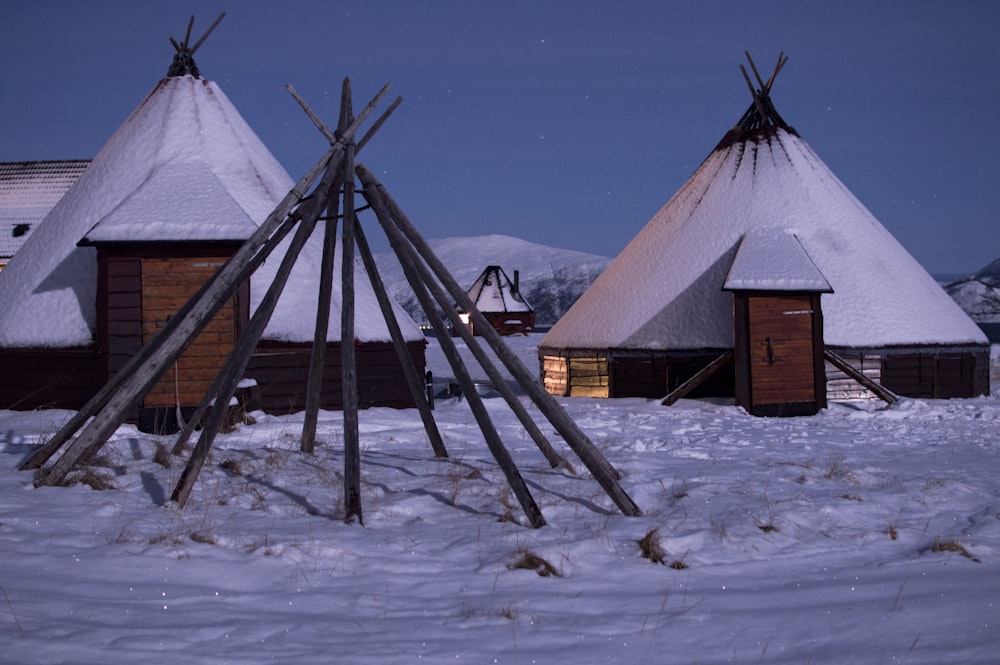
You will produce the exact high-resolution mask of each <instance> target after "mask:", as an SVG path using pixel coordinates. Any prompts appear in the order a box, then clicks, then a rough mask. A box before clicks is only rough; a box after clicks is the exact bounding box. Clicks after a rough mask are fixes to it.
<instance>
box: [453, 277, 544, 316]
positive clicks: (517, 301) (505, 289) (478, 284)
mask: <svg viewBox="0 0 1000 665" xmlns="http://www.w3.org/2000/svg"><path fill="white" fill-rule="evenodd" d="M468 294H469V298H470V299H471V300H472V302H473V303H474V304H475V305H476V308H477V309H478V310H479V311H480V312H486V313H490V314H492V313H498V312H530V311H531V306H530V305H529V304H528V303H527V302H526V301H525V299H524V297H523V296H521V294H520V292H519V290H518V289H515V288H514V284H513V282H511V281H510V278H509V277H507V273H505V272H504V271H503V268H501V267H500V266H488V267H487V268H486V270H484V271H483V272H482V274H481V275H479V277H478V278H477V279H476V281H475V283H473V285H472V287H471V288H469V291H468Z"/></svg>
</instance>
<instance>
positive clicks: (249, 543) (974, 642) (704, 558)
mask: <svg viewBox="0 0 1000 665" xmlns="http://www.w3.org/2000/svg"><path fill="white" fill-rule="evenodd" d="M539 338H540V336H537V335H533V336H529V337H519V338H512V339H511V345H512V346H514V347H515V348H517V349H518V350H519V352H520V353H521V354H522V356H523V357H524V358H526V359H527V360H528V361H529V362H530V364H529V367H532V368H534V367H537V363H536V362H535V360H534V346H535V345H536V344H537V342H538V339H539ZM431 344H432V346H431V348H430V349H429V361H430V363H431V369H433V370H434V373H435V375H436V376H440V377H445V376H448V375H449V374H450V372H449V370H448V369H447V368H446V367H445V366H444V365H443V361H442V360H441V355H440V353H439V349H438V348H437V344H436V342H435V341H434V340H432V341H431ZM487 403H488V405H489V408H490V411H491V413H492V414H494V416H495V419H496V423H497V426H498V429H499V431H500V433H501V436H502V437H503V439H504V441H505V442H506V443H507V445H508V447H509V448H510V449H511V452H512V455H513V457H514V458H515V460H516V461H517V463H518V465H519V468H520V469H521V471H522V473H523V475H524V476H525V478H526V480H527V482H528V485H529V487H530V489H531V491H532V493H533V495H534V497H535V499H536V501H537V502H538V504H539V505H540V507H541V509H542V511H543V513H544V515H545V518H546V520H547V521H548V526H546V527H544V528H541V529H534V530H533V529H529V528H526V527H524V526H521V525H519V524H518V523H517V522H516V521H511V519H510V518H511V517H513V518H514V519H515V520H523V516H522V515H521V513H520V509H519V508H518V506H517V503H516V502H515V501H514V500H513V499H512V497H511V495H510V493H509V491H508V490H507V489H506V485H505V482H504V479H503V476H502V474H501V473H500V472H499V471H498V469H497V467H496V465H495V463H494V461H493V460H492V458H491V457H490V455H489V452H488V450H487V448H486V446H485V443H484V441H483V438H482V436H481V434H480V433H479V430H478V428H477V427H476V425H475V422H474V420H473V418H472V416H471V414H470V412H469V410H468V408H467V405H466V403H465V402H464V401H459V400H457V399H451V400H447V401H443V400H440V401H438V402H437V405H436V407H437V408H436V411H435V414H436V416H437V419H438V422H439V425H440V428H441V430H442V433H443V436H444V439H445V444H446V446H447V447H448V450H449V452H450V454H451V459H449V460H440V459H434V458H433V457H432V454H431V451H430V448H429V445H428V444H427V442H426V439H425V437H424V434H423V429H422V427H421V424H420V420H419V418H418V416H417V414H416V412H415V411H412V410H411V411H394V410H389V409H371V410H368V411H363V412H362V413H361V416H360V421H361V443H362V447H363V455H362V474H363V482H364V494H363V508H364V517H365V519H364V526H359V525H347V524H344V523H343V521H342V505H343V502H342V499H341V495H342V486H341V478H342V471H343V456H342V454H341V449H340V445H339V443H340V440H341V434H340V422H341V416H340V414H339V413H337V412H324V413H322V414H321V421H320V439H321V440H322V441H323V442H324V445H322V446H321V447H320V448H318V449H317V453H316V454H315V455H314V456H309V455H305V454H302V453H299V452H298V439H299V434H300V431H301V418H300V417H297V416H290V417H280V418H279V417H271V416H267V415H265V414H262V413H256V414H254V417H255V418H256V421H257V422H256V424H253V425H244V426H240V427H239V428H238V429H236V430H235V431H233V432H231V433H228V434H224V435H221V436H220V438H219V439H218V441H217V443H216V447H215V449H214V452H213V457H212V461H211V463H210V464H207V465H206V466H205V468H204V470H203V471H202V473H201V475H200V476H199V479H198V482H197V483H196V486H195V490H194V493H193V494H192V498H191V501H190V502H189V503H188V504H187V506H186V507H185V509H184V510H178V509H177V508H176V507H175V506H174V505H173V504H170V503H169V502H167V501H166V498H167V497H169V495H170V493H171V491H172V489H173V487H174V484H175V483H176V481H177V478H178V476H179V474H180V472H181V469H182V468H183V463H182V461H181V460H177V459H174V460H173V463H172V464H170V466H169V468H168V467H166V466H164V465H162V464H160V463H157V462H156V461H154V454H155V450H156V447H157V444H163V445H166V446H168V447H169V446H170V445H172V443H173V440H172V439H171V438H163V439H157V438H156V437H152V436H149V435H145V434H141V433H139V432H138V431H137V430H136V429H135V428H134V427H131V426H124V427H122V428H121V429H120V430H119V431H118V432H117V434H116V435H115V436H114V438H113V439H112V441H111V442H110V443H109V444H108V445H107V446H105V448H104V449H103V450H102V452H101V459H99V460H95V463H97V464H98V466H95V468H94V469H93V473H92V474H91V477H92V478H93V477H97V478H99V479H103V480H104V481H107V482H108V483H110V484H113V485H114V488H113V489H105V490H103V491H98V490H95V489H92V488H91V487H89V486H87V485H85V484H76V485H72V486H70V487H59V488H48V487H46V488H38V489H36V488H34V487H33V484H32V480H33V476H32V474H31V473H25V472H17V471H14V469H15V468H16V466H17V465H18V463H19V462H20V460H22V459H23V458H24V457H25V456H26V455H28V454H29V453H30V452H31V450H32V449H33V447H34V446H35V445H36V443H37V442H38V441H39V440H40V439H43V438H45V437H46V436H48V435H51V434H52V433H53V432H54V431H55V430H56V429H57V427H58V426H59V424H60V422H62V421H63V420H64V419H65V418H66V417H67V415H68V414H67V412H29V413H19V412H11V411H0V453H2V454H0V556H2V559H0V560H2V567H0V592H2V593H0V596H2V597H0V647H2V650H0V662H3V663H18V664H20V663H25V664H27V663H34V664H40V665H42V664H52V663H143V664H144V665H154V664H158V663H170V664H171V665H174V664H176V663H241V664H244V663H246V664H249V663H359V662H365V663H379V664H389V663H392V664H395V663H400V664H402V663H407V664H409V663H418V662H426V663H574V664H585V663H691V664H696V663H788V664H802V663H836V664H838V665H843V664H845V663H907V664H910V665H913V664H917V663H927V664H941V663H963V664H964V663H998V662H1000V475H998V472H1000V400H998V399H997V398H996V397H990V398H978V399H970V400H953V401H924V400H903V401H901V402H900V403H898V404H897V405H896V406H894V407H893V408H882V407H881V406H880V405H878V404H873V405H869V406H866V407H863V408H859V407H858V406H851V405H843V404H835V405H831V407H830V408H829V409H827V410H826V411H824V412H823V413H821V414H820V415H818V416H815V417H811V418H793V419H760V418H753V417H750V416H747V415H745V414H744V413H743V412H742V411H740V410H739V409H737V408H735V407H733V406H730V405H726V404H719V403H711V402H706V401H693V400H686V401H682V402H680V403H679V404H678V405H676V406H674V407H671V408H665V407H661V406H659V405H658V403H656V402H649V401H645V400H638V399H632V400H617V401H597V400H590V399H566V400H562V403H563V404H564V405H565V406H566V408H567V410H568V411H569V413H570V414H571V415H572V416H573V417H574V419H575V420H576V421H577V422H578V424H579V425H580V426H581V428H582V429H583V430H584V431H585V432H586V433H587V434H588V435H589V436H590V437H591V439H592V440H593V441H594V442H595V444H597V445H598V446H599V447H600V448H601V449H602V450H603V451H604V453H605V454H606V455H607V457H608V458H609V460H610V461H611V462H612V463H613V464H614V465H615V466H616V467H617V468H618V469H619V470H620V471H621V473H622V476H623V479H622V484H623V487H624V488H625V490H626V491H627V492H628V493H629V495H630V496H631V497H632V498H633V499H634V500H635V501H636V503H638V504H639V506H640V507H641V508H642V509H643V511H644V512H645V515H644V516H643V517H640V518H634V517H633V518H628V517H623V516H622V515H621V514H620V513H619V512H618V511H617V510H616V509H615V508H614V505H613V504H612V502H611V501H610V499H609V498H608V497H607V496H606V495H605V494H604V493H603V492H602V490H601V489H600V487H599V485H598V484H597V483H596V482H595V481H594V480H593V479H592V478H591V477H590V476H589V475H588V474H587V473H586V469H585V468H584V467H583V465H582V463H579V462H578V460H576V459H575V458H572V457H570V459H571V460H572V461H573V463H574V467H575V470H576V473H575V474H574V473H571V472H570V471H569V470H566V469H551V468H549V467H548V466H547V465H546V464H545V461H544V458H543V457H542V455H541V454H540V453H539V452H538V450H537V449H536V448H535V447H534V444H533V443H532V441H531V439H530V438H529V437H527V436H526V435H525V434H524V431H523V429H522V427H521V426H520V425H519V424H518V423H517V421H516V419H515V418H514V417H513V416H512V415H511V414H510V412H509V410H508V409H507V407H506V405H505V404H504V403H503V401H502V400H501V399H499V398H493V399H488V400H487ZM542 429H543V431H545V432H546V433H547V434H551V433H552V428H551V427H550V426H549V425H548V423H547V422H543V427H542ZM551 440H552V442H553V443H554V444H555V445H556V446H557V447H558V448H559V450H560V452H563V453H564V454H566V455H567V456H570V455H571V453H570V452H569V451H568V450H567V449H566V447H565V445H564V444H563V443H562V441H561V439H559V438H558V437H556V436H555V435H554V434H552V436H551ZM94 484H98V483H96V482H95V483H94ZM644 539H645V541H646V545H647V546H646V547H645V552H646V555H647V556H649V557H652V558H647V556H644V555H643V549H644V548H642V547H640V541H643V540H644ZM519 564H522V565H527V566H528V567H527V568H521V567H518V565H519ZM541 573H547V574H546V575H542V574H541Z"/></svg>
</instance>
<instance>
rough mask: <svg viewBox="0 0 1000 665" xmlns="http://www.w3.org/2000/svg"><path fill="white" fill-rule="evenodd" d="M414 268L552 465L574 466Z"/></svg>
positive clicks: (377, 203)
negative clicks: (543, 432)
mask: <svg viewBox="0 0 1000 665" xmlns="http://www.w3.org/2000/svg"><path fill="white" fill-rule="evenodd" d="M365 194H366V198H367V196H368V194H369V189H368V187H366V188H365ZM371 195H372V196H373V197H375V201H374V202H372V200H371V199H369V204H370V205H371V206H372V208H374V209H376V210H378V209H379V208H381V209H382V210H383V213H382V214H383V215H385V216H387V217H389V215H388V213H387V212H386V211H385V210H386V209H385V204H384V202H382V201H381V199H380V198H379V197H378V195H377V192H376V191H373V192H372V193H371ZM377 214H378V213H377V212H376V215H377ZM414 269H415V270H416V271H417V273H418V275H419V278H420V280H421V281H422V282H423V283H424V284H425V286H426V287H427V288H428V290H429V291H430V293H431V295H432V296H433V297H434V300H435V301H437V304H438V307H439V308H440V309H441V311H443V312H445V313H446V314H447V316H448V318H449V319H450V320H451V324H452V327H453V329H455V330H457V331H458V332H459V334H460V335H461V336H462V341H464V342H465V344H466V346H467V347H468V348H469V350H470V351H471V352H472V355H473V356H474V357H475V358H476V362H478V363H479V365H480V366H481V367H482V368H483V370H484V371H485V372H486V375H487V377H489V379H490V382H491V383H492V384H493V386H494V388H496V390H497V392H498V393H500V396H501V397H503V398H504V400H505V401H506V402H507V404H508V406H510V409H511V411H513V412H514V415H516V416H517V419H518V420H519V421H520V422H521V424H522V425H523V426H524V429H525V431H526V432H527V433H528V435H529V436H531V438H532V440H533V441H534V442H535V445H536V446H538V449H539V450H540V451H541V452H542V454H543V455H544V456H545V459H546V460H547V461H548V463H549V465H550V466H552V467H553V468H555V467H557V466H563V467H564V468H567V469H569V470H571V471H572V466H571V465H570V464H569V462H568V461H566V460H565V459H563V457H562V456H560V455H559V453H558V452H556V450H555V448H553V447H552V444H550V443H549V441H548V439H546V438H545V435H544V434H542V431H541V430H540V429H539V428H538V425H537V424H536V423H535V421H534V420H533V419H532V417H531V415H530V414H529V413H528V411H527V409H525V408H524V405H523V404H522V403H521V400H520V399H518V397H517V395H516V394H514V391H513V390H512V389H511V388H510V386H509V385H508V384H507V380H506V379H505V378H504V377H503V375H501V374H500V371H499V370H498V369H497V367H496V365H495V364H494V363H493V360H492V359H491V358H490V357H489V356H488V355H487V354H486V352H485V351H484V350H483V348H482V346H481V345H480V344H479V342H478V341H476V338H475V337H474V336H473V334H472V331H470V330H469V329H468V327H466V326H464V325H462V320H461V319H460V318H459V316H458V312H457V311H456V310H455V308H454V307H452V306H451V302H450V301H449V299H448V297H447V294H445V292H444V291H443V290H442V289H441V287H440V285H438V284H437V283H436V282H435V281H434V278H433V277H432V276H431V275H430V273H429V272H428V271H427V269H426V268H425V267H424V266H423V265H422V264H421V263H420V262H419V261H415V262H414Z"/></svg>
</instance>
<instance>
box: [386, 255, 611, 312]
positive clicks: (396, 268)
mask: <svg viewBox="0 0 1000 665" xmlns="http://www.w3.org/2000/svg"><path fill="white" fill-rule="evenodd" d="M427 243H428V244H429V245H430V246H431V249H433V250H434V253H435V254H436V255H437V256H438V258H440V259H441V261H442V263H444V265H445V267H447V268H448V270H449V272H451V274H452V275H453V276H454V277H455V280H456V281H458V283H459V284H460V285H461V286H462V287H463V288H466V289H467V288H469V287H471V286H472V283H473V282H474V281H475V280H476V278H477V277H479V275H480V274H481V273H482V272H483V270H484V269H485V268H486V267H487V266H491V265H497V266H500V267H501V268H503V270H504V272H506V273H507V276H508V277H510V278H511V279H514V271H515V270H516V271H517V272H518V274H519V282H520V288H521V295H522V296H524V299H525V300H527V301H528V304H529V305H531V308H532V309H533V310H534V311H535V321H536V324H537V325H540V326H545V325H551V324H553V323H555V322H556V321H557V320H558V319H559V317H561V316H562V315H563V314H564V313H565V312H566V310H567V309H569V307H570V305H572V304H573V303H574V302H576V299H577V298H579V297H580V294H582V293H583V292H584V291H585V290H586V289H587V287H589V286H590V284H591V283H592V282H593V281H594V280H595V279H596V278H597V276H598V275H600V274H601V272H602V271H603V270H604V269H605V268H606V267H607V265H608V264H609V263H610V262H611V259H609V258H607V257H604V256H598V255H596V254H586V253H584V252H577V251H573V250H569V249H557V248H554V247H548V246H546V245H539V244H536V243H533V242H528V241H526V240H521V239H519V238H512V237H510V236H505V235H488V236H478V237H473V238H444V239H439V240H428V241H427ZM375 258H376V262H377V263H378V266H379V271H380V272H381V274H382V279H383V281H384V282H385V284H386V289H387V290H388V291H389V294H390V295H391V296H393V297H394V298H395V299H396V301H397V302H399V303H400V304H401V305H402V306H403V308H404V309H406V311H407V312H409V313H410V315H411V316H413V318H414V319H415V320H416V321H418V322H423V321H426V320H427V317H426V316H424V313H423V311H422V310H421V309H420V305H419V304H418V303H417V301H416V297H415V296H414V295H413V292H412V291H411V289H410V286H409V284H407V282H406V279H405V277H404V276H403V269H402V268H401V267H400V265H399V262H398V261H397V260H396V256H395V255H394V254H392V253H385V254H379V255H377V256H376V257H375Z"/></svg>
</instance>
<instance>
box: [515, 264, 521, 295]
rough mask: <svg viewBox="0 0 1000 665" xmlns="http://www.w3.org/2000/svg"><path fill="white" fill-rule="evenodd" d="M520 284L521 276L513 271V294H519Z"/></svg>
mask: <svg viewBox="0 0 1000 665" xmlns="http://www.w3.org/2000/svg"><path fill="white" fill-rule="evenodd" d="M520 282H521V275H520V273H519V272H518V271H517V270H515V271H514V293H517V294H519V295H520V293H521V286H520Z"/></svg>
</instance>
